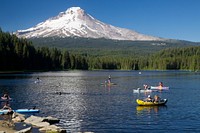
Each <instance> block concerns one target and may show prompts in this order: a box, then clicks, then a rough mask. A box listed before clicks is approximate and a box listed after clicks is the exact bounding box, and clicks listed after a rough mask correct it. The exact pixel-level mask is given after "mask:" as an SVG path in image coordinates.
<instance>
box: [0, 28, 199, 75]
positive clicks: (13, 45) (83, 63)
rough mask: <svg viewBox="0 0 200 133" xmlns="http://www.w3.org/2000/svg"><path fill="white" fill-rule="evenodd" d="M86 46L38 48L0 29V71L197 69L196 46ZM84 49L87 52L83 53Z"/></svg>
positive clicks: (40, 46) (197, 53)
mask: <svg viewBox="0 0 200 133" xmlns="http://www.w3.org/2000/svg"><path fill="white" fill-rule="evenodd" d="M104 41H105V40H104ZM102 44H104V45H105V43H102ZM71 45H72V44H71ZM90 45H91V44H90ZM90 45H87V41H85V46H82V48H81V47H78V49H73V46H71V47H69V48H67V47H65V48H64V47H62V48H59V47H55V46H49V47H48V46H42V45H40V44H39V42H38V45H35V44H34V45H33V43H32V41H30V40H27V39H24V38H18V37H17V36H16V35H12V34H10V33H7V32H3V31H2V30H1V29H0V64H1V65H0V71H2V72H3V71H55V70H72V69H80V70H99V69H100V70H101V69H118V70H191V71H199V70H200V46H199V45H186V46H185V45H184V47H183V46H182V47H170V48H167V47H166V48H165V47H164V46H159V47H162V48H163V47H164V48H163V49H155V50H156V52H155V51H152V50H148V48H146V51H142V52H141V51H140V50H141V49H139V48H137V47H135V48H134V46H132V45H131V47H130V45H126V47H127V48H126V49H121V50H120V49H117V50H116V49H115V48H112V49H110V51H109V49H108V48H107V47H105V48H104V45H101V47H102V49H101V47H97V48H96V49H95V48H90V47H89V46H90ZM117 45H119V43H117ZM121 45H122V44H121ZM105 46H106V45H105ZM87 47H88V48H87ZM112 47H113V44H112ZM121 47H124V46H121ZM129 47H130V48H129ZM140 47H141V46H140ZM86 48H87V49H86ZM131 49H136V50H135V51H137V52H138V51H139V52H138V53H137V52H134V51H133V50H132V51H131ZM84 50H86V51H89V52H83V51H84ZM148 51H151V52H148ZM139 53H146V54H139Z"/></svg>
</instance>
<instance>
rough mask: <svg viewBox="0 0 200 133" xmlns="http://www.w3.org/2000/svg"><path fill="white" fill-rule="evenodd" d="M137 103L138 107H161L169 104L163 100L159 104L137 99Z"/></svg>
mask: <svg viewBox="0 0 200 133" xmlns="http://www.w3.org/2000/svg"><path fill="white" fill-rule="evenodd" d="M136 102H137V104H138V105H142V106H160V105H165V104H166V103H167V99H162V100H160V101H159V102H149V101H143V100H140V99H137V100H136Z"/></svg>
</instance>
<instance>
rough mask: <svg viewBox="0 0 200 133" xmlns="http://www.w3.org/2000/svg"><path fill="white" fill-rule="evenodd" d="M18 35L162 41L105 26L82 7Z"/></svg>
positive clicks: (27, 36) (60, 14)
mask: <svg viewBox="0 0 200 133" xmlns="http://www.w3.org/2000/svg"><path fill="white" fill-rule="evenodd" d="M16 35H17V36H18V37H25V38H35V37H36V38H40V37H55V36H57V37H62V38H64V37H70V36H78V37H85V38H107V39H114V40H161V38H158V37H152V36H147V35H143V34H140V33H137V32H135V31H132V30H128V29H124V28H119V27H115V26H112V25H109V24H105V23H103V22H101V21H99V20H97V19H95V18H93V17H92V16H90V15H89V14H87V13H86V12H85V11H84V10H83V9H81V8H80V7H71V8H69V9H67V10H66V11H65V12H60V13H59V14H58V16H56V17H52V18H50V19H48V20H46V21H44V22H42V23H39V24H37V25H36V26H34V27H32V28H29V29H26V30H18V31H17V32H16Z"/></svg>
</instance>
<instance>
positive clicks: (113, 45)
mask: <svg viewBox="0 0 200 133" xmlns="http://www.w3.org/2000/svg"><path fill="white" fill-rule="evenodd" d="M29 40H30V41H32V42H33V45H34V46H39V47H41V46H47V47H57V48H60V49H67V50H68V51H73V52H76V53H78V54H90V55H94V56H115V55H116V56H140V55H142V56H144V55H149V54H152V53H155V52H158V51H160V50H162V49H165V48H178V47H187V46H196V45H198V43H193V42H188V41H179V40H167V41H128V40H110V39H104V38H100V39H92V38H79V37H76V38H72V37H68V38H60V37H47V38H30V39H29Z"/></svg>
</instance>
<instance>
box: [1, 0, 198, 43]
mask: <svg viewBox="0 0 200 133" xmlns="http://www.w3.org/2000/svg"><path fill="white" fill-rule="evenodd" d="M0 3H1V4H0V27H1V29H2V30H3V31H6V32H14V31H16V30H24V29H27V28H30V27H33V26H35V25H36V24H38V23H40V22H42V21H45V20H46V19H48V18H50V17H54V16H57V15H58V14H59V12H62V11H65V10H67V9H68V8H69V7H74V6H76V7H77V6H78V7H81V8H82V9H83V10H85V11H86V12H87V13H88V14H90V15H91V16H93V17H94V18H96V19H98V20H100V21H102V22H104V23H107V24H111V25H113V26H118V27H121V28H128V29H131V30H135V31H137V32H140V33H143V34H147V35H152V36H158V37H163V38H171V39H179V40H188V41H194V42H200V0H1V2H0Z"/></svg>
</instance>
